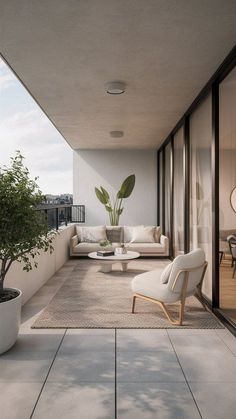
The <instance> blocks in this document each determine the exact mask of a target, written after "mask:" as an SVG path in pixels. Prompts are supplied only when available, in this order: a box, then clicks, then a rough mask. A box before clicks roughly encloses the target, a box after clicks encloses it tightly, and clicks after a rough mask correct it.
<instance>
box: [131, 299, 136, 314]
mask: <svg viewBox="0 0 236 419" xmlns="http://www.w3.org/2000/svg"><path fill="white" fill-rule="evenodd" d="M136 298H137V296H136V295H134V296H133V300H132V313H134V309H135V303H136Z"/></svg>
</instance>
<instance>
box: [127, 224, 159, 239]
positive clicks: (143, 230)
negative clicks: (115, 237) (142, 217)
mask: <svg viewBox="0 0 236 419" xmlns="http://www.w3.org/2000/svg"><path fill="white" fill-rule="evenodd" d="M154 232H155V227H152V226H150V227H149V226H138V227H134V228H133V234H132V239H131V243H155V239H154Z"/></svg>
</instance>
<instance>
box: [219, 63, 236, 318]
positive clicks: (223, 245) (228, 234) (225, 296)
mask: <svg viewBox="0 0 236 419" xmlns="http://www.w3.org/2000/svg"><path fill="white" fill-rule="evenodd" d="M219 150H220V154H219V198H220V208H219V219H220V225H219V232H220V237H219V265H220V266H219V274H220V277H219V280H220V290H219V291H220V308H221V310H222V311H223V313H224V314H226V316H227V317H229V318H230V320H231V321H233V322H234V323H236V269H235V268H236V258H235V259H234V257H236V250H235V249H236V189H235V188H236V68H234V69H233V70H232V71H231V73H230V74H229V75H228V76H227V77H226V78H225V79H224V80H223V81H222V83H221V84H220V86H219ZM234 237H235V238H234ZM232 256H233V258H232Z"/></svg>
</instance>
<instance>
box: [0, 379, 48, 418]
mask: <svg viewBox="0 0 236 419" xmlns="http://www.w3.org/2000/svg"><path fill="white" fill-rule="evenodd" d="M41 387H42V383H22V382H21V383H0V417H1V419H28V418H29V417H30V415H31V412H32V410H33V408H34V405H35V403H36V401H37V397H38V394H39V392H40V390H41Z"/></svg>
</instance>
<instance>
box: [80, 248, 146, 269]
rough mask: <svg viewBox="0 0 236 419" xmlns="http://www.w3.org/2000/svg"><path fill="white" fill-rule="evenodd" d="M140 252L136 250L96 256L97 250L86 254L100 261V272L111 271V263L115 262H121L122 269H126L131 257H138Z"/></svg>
mask: <svg viewBox="0 0 236 419" xmlns="http://www.w3.org/2000/svg"><path fill="white" fill-rule="evenodd" d="M139 256H140V253H138V252H127V253H125V254H122V255H118V254H117V255H113V256H98V255H97V252H92V253H89V254H88V257H90V258H91V259H96V260H100V261H101V268H100V272H104V273H106V272H111V271H112V264H113V263H116V262H121V267H122V271H123V272H125V271H127V266H128V263H129V262H130V261H131V260H132V259H137V258H139Z"/></svg>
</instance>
